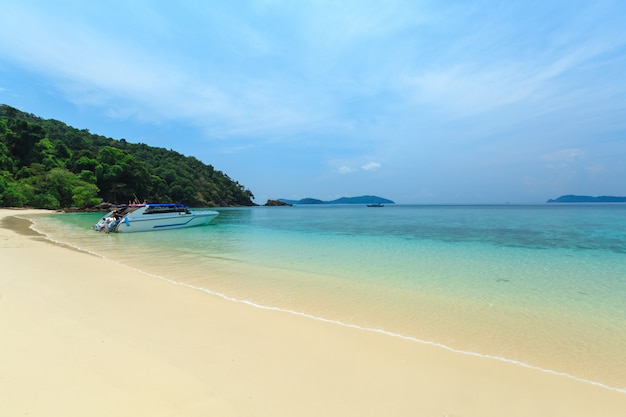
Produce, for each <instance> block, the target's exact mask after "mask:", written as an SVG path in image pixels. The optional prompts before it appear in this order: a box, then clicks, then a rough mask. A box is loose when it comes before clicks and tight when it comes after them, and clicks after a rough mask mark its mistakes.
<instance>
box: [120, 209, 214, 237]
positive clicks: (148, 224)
mask: <svg viewBox="0 0 626 417" xmlns="http://www.w3.org/2000/svg"><path fill="white" fill-rule="evenodd" d="M217 215H218V213H217V212H216V211H205V212H193V213H190V214H176V213H173V215H171V216H164V215H154V216H151V215H143V216H141V217H133V216H127V217H125V218H124V219H123V220H122V221H121V222H120V224H119V225H118V226H117V230H116V231H117V232H118V233H134V232H148V231H155V230H169V229H182V228H186V227H195V226H202V225H205V224H208V223H210V222H211V221H212V220H213V219H214V218H215V217H216V216H217Z"/></svg>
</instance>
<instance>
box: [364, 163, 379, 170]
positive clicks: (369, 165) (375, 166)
mask: <svg viewBox="0 0 626 417" xmlns="http://www.w3.org/2000/svg"><path fill="white" fill-rule="evenodd" d="M378 168H380V163H378V162H368V163H367V164H365V165H361V169H363V170H364V171H375V170H377V169H378Z"/></svg>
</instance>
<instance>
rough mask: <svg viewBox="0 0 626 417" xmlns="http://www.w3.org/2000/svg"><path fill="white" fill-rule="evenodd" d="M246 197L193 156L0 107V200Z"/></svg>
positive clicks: (50, 204) (225, 201)
mask: <svg viewBox="0 0 626 417" xmlns="http://www.w3.org/2000/svg"><path fill="white" fill-rule="evenodd" d="M252 198H254V196H253V195H252V193H251V192H250V191H249V190H247V189H245V188H244V187H243V186H242V185H240V184H239V183H237V182H236V181H233V180H232V179H230V178H229V177H228V176H227V175H226V174H224V173H222V172H220V171H217V170H215V169H214V168H213V167H212V166H211V165H206V164H204V163H202V162H201V161H199V160H198V159H196V158H193V157H188V156H184V155H181V154H179V153H178V152H175V151H172V150H167V149H163V148H154V147H150V146H148V145H145V144H132V143H130V142H127V141H126V140H124V139H121V140H115V139H111V138H106V137H104V136H100V135H95V134H92V133H90V132H89V131H88V130H78V129H75V128H73V127H71V126H68V125H66V124H65V123H62V122H59V121H56V120H44V119H41V118H39V117H36V116H34V115H32V114H28V113H23V112H21V111H19V110H17V109H15V108H12V107H9V106H7V105H2V106H0V206H4V207H24V206H31V207H36V208H49V209H57V208H69V207H76V208H90V207H93V206H96V205H98V204H100V203H101V202H102V201H105V202H110V203H116V204H120V203H127V202H128V201H134V200H136V199H140V200H141V201H143V200H146V201H149V202H168V203H169V202H174V203H185V204H188V205H190V206H193V207H207V206H237V205H240V206H249V205H254V203H253V202H252Z"/></svg>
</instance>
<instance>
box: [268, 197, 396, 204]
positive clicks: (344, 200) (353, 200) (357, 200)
mask: <svg viewBox="0 0 626 417" xmlns="http://www.w3.org/2000/svg"><path fill="white" fill-rule="evenodd" d="M278 201H282V202H283V203H286V204H395V203H394V202H393V201H391V200H388V199H386V198H382V197H377V196H375V195H362V196H360V197H341V198H338V199H336V200H331V201H323V200H318V199H316V198H303V199H301V200H287V199H285V198H279V199H278Z"/></svg>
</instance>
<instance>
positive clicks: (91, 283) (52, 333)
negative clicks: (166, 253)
mask: <svg viewBox="0 0 626 417" xmlns="http://www.w3.org/2000/svg"><path fill="white" fill-rule="evenodd" d="M34 213H38V211H36V210H7V209H2V210H0V262H1V263H2V272H0V329H1V331H2V333H1V334H2V342H1V343H0V415H1V416H23V415H28V416H31V417H32V416H65V417H70V416H81V417H83V416H116V417H119V416H150V417H156V416H208V415H211V416H272V417H280V416H285V417H287V416H289V417H292V416H316V417H318V416H359V417H363V416H395V417H400V416H438V417H441V416H448V417H473V416H475V417H490V416H493V417H496V416H497V417H501V416H520V417H522V416H524V417H528V416H534V417H541V416H550V417H554V416H567V417H576V416H581V417H582V416H585V417H587V416H594V417H603V416H616V417H617V416H623V415H624V410H626V393H623V392H618V391H614V390H610V389H606V388H604V387H601V386H596V385H592V384H590V383H587V382H583V381H578V380H575V379H572V378H568V377H564V376H560V375H555V374H551V373H546V372H542V371H539V370H536V369H530V368H527V367H523V366H520V365H516V364H512V363H506V362H502V361H497V360H494V359H489V358H484V357H479V356H471V355H466V354H461V353H456V352H452V351H449V350H445V349H442V348H440V347H437V346H430V345H425V344H420V343H416V342H412V341H409V340H403V339H400V338H396V337H392V336H389V335H385V334H380V333H374V332H369V331H364V330H359V329H356V328H349V327H345V326H340V325H337V324H334V323H328V322H323V321H319V320H313V319H310V318H307V317H302V316H297V315H294V314H289V313H285V312H281V311H274V310H267V309H259V308H256V307H253V306H250V305H247V304H243V303H237V302H233V301H229V300H226V299H223V298H220V297H218V296H215V295H211V294H208V293H206V292H202V291H199V290H195V289H193V288H190V287H186V286H183V285H176V284H173V283H171V282H168V281H164V280H160V279H157V278H155V277H152V276H148V275H146V274H143V273H141V272H139V271H136V270H133V269H130V268H127V267H124V266H123V265H120V264H117V263H115V262H113V261H110V260H106V259H102V258H99V257H97V256H94V255H91V254H88V253H85V252H80V251H77V250H72V249H70V248H67V247H63V246H60V245H56V244H54V243H51V242H49V241H46V240H45V239H44V238H43V237H42V236H39V235H38V234H37V233H35V232H33V231H32V230H30V229H29V228H28V227H29V224H30V222H29V221H27V220H25V218H26V217H28V216H29V215H31V214H34Z"/></svg>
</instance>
